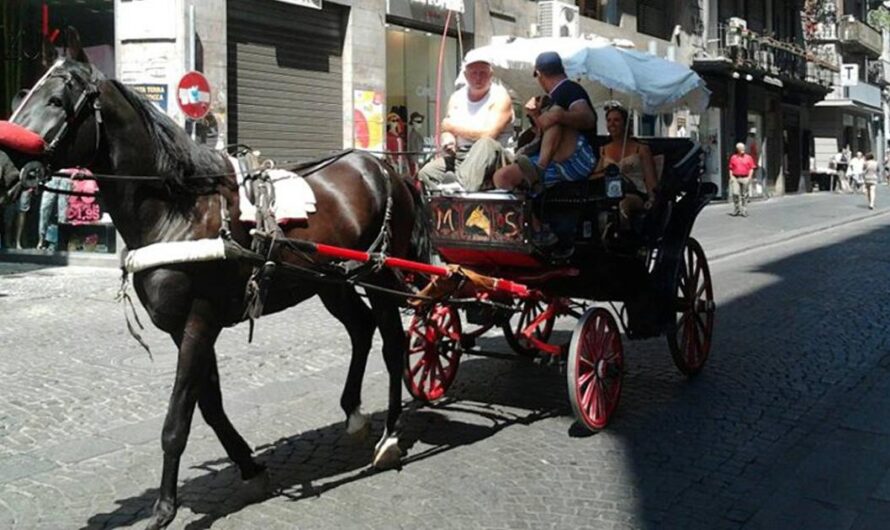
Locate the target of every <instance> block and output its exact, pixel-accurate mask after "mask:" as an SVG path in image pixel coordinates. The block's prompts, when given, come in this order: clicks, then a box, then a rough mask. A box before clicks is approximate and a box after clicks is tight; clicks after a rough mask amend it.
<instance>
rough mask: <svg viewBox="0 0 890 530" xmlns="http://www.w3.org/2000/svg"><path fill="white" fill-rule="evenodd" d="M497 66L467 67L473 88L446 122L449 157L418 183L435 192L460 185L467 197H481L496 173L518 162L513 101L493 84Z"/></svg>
mask: <svg viewBox="0 0 890 530" xmlns="http://www.w3.org/2000/svg"><path fill="white" fill-rule="evenodd" d="M492 75H493V72H492V69H491V64H490V63H488V62H487V61H486V60H484V59H482V60H476V61H473V62H472V63H469V64H467V65H465V66H464V76H465V77H466V79H467V85H466V86H465V87H463V88H461V89H460V90H458V91H456V92H455V93H454V94H452V95H451V98H450V99H449V100H448V114H447V115H446V116H445V119H444V120H442V132H441V136H440V145H441V147H442V151H443V154H442V156H440V157H437V158H436V159H434V160H432V161H431V162H429V163H428V164H427V165H425V166H423V167H422V168H421V169H420V171H419V172H418V173H417V177H418V178H419V179H420V180H421V181H422V182H423V183H424V185H426V186H429V187H437V186H439V185H441V184H449V183H451V182H454V181H455V180H456V181H458V182H460V184H461V185H462V186H463V188H464V189H465V190H467V191H479V190H480V189H481V188H482V185H483V183H487V182H491V177H492V175H493V174H494V172H495V171H496V170H497V169H499V168H501V167H502V166H503V165H504V164H506V163H507V162H509V161H510V159H511V158H512V156H511V153H510V152H509V151H508V149H507V147H508V145H509V143H510V142H511V140H512V137H513V101H512V100H511V99H510V94H508V93H507V90H506V89H505V88H504V87H502V86H500V85H496V84H492Z"/></svg>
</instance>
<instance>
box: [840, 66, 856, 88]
mask: <svg viewBox="0 0 890 530" xmlns="http://www.w3.org/2000/svg"><path fill="white" fill-rule="evenodd" d="M858 84H859V65H858V64H856V63H852V64H842V65H841V86H856V85H858Z"/></svg>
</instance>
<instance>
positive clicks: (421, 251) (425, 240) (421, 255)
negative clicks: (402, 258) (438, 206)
mask: <svg viewBox="0 0 890 530" xmlns="http://www.w3.org/2000/svg"><path fill="white" fill-rule="evenodd" d="M405 185H406V186H407V187H408V190H409V191H410V192H411V198H412V199H414V226H413V228H412V229H411V248H410V249H409V251H408V252H409V256H408V259H412V260H415V261H420V262H423V263H429V262H430V258H431V257H432V253H433V244H432V239H431V238H430V234H431V233H432V219H431V218H430V208H429V205H427V203H426V201H425V200H424V199H423V196H422V194H421V192H420V190H419V189H418V187H417V186H416V185H415V183H414V182H411V179H405Z"/></svg>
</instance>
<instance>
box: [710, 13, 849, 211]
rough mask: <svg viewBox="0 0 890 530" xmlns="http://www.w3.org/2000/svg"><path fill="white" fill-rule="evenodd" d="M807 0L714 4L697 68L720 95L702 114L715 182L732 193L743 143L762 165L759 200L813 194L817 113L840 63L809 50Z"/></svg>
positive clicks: (757, 190)
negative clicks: (733, 161) (736, 154)
mask: <svg viewBox="0 0 890 530" xmlns="http://www.w3.org/2000/svg"><path fill="white" fill-rule="evenodd" d="M803 7H804V6H803V2H800V1H796V0H709V1H708V2H707V3H706V5H705V6H704V8H705V11H706V23H705V29H704V35H705V36H706V37H705V41H706V42H705V46H704V47H703V49H702V50H701V51H700V52H699V53H698V54H697V56H696V57H695V59H694V60H693V68H694V69H695V70H696V71H698V72H699V73H700V74H701V75H702V76H703V77H704V78H705V80H706V81H707V83H708V86H709V88H710V89H711V90H712V92H713V96H712V100H711V108H709V109H708V112H707V113H706V114H705V115H703V116H701V124H702V125H701V128H702V131H703V134H702V144H703V145H704V147H705V149H706V150H707V152H708V163H707V174H708V178H709V179H710V180H711V181H713V182H714V183H716V184H717V185H718V186H719V187H720V188H721V190H723V193H724V195H725V193H726V191H725V189H726V184H727V182H728V179H729V173H728V170H727V169H726V165H727V164H726V163H727V160H728V158H729V155H730V154H731V153H732V152H733V151H734V146H735V144H736V143H739V142H741V143H744V144H745V145H746V146H747V148H748V151H749V152H750V153H751V154H752V155H753V156H754V157H755V159H756V160H757V161H758V164H759V168H758V170H757V177H758V178H757V182H755V184H754V186H753V190H754V195H761V194H764V193H769V194H778V195H781V194H784V193H793V192H803V191H808V190H809V189H810V187H811V183H810V144H811V143H812V137H813V124H812V111H813V107H814V105H816V104H817V103H818V102H819V101H821V100H822V99H823V98H824V97H825V95H826V94H827V93H828V92H829V91H830V87H831V83H832V79H833V76H835V75H836V74H837V72H838V65H837V63H836V59H835V58H834V57H833V56H830V55H829V56H826V55H817V54H816V53H814V52H813V50H812V49H810V48H808V47H807V42H806V40H805V29H806V25H805V21H804V18H803V17H802V16H801V11H802V8H803Z"/></svg>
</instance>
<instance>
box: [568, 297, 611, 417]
mask: <svg viewBox="0 0 890 530" xmlns="http://www.w3.org/2000/svg"><path fill="white" fill-rule="evenodd" d="M566 374H567V379H568V385H569V401H571V402H572V409H573V410H574V411H575V417H576V418H578V421H579V422H580V423H581V424H582V425H584V426H585V427H587V428H588V429H589V430H592V431H598V430H600V429H602V428H604V427H605V426H606V425H607V424H608V423H609V419H610V418H611V417H612V413H613V412H615V408H616V407H617V406H618V400H619V399H620V398H621V382H622V378H623V377H624V349H623V348H622V346H621V331H620V329H619V328H618V323H617V322H616V321H615V318H614V317H613V316H612V314H611V313H609V312H608V311H606V310H605V309H603V308H601V307H593V308H590V309H588V310H587V312H586V313H584V315H583V316H582V317H581V319H580V320H579V321H578V324H577V325H576V326H575V331H574V332H573V333H572V342H571V344H570V345H569V359H568V365H567V370H566Z"/></svg>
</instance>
